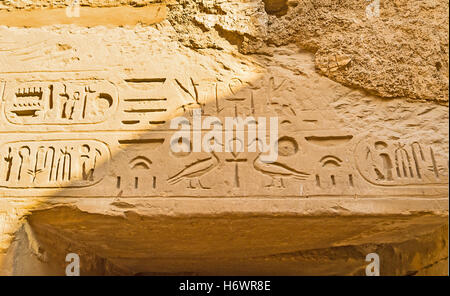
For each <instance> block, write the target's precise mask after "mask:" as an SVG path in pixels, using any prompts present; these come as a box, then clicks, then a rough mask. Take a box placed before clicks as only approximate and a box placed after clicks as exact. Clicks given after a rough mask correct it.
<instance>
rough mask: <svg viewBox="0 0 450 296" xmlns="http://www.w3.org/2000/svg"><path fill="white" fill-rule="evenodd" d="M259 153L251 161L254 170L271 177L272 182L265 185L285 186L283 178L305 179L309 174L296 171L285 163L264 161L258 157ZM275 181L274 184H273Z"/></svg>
mask: <svg viewBox="0 0 450 296" xmlns="http://www.w3.org/2000/svg"><path fill="white" fill-rule="evenodd" d="M260 156H261V153H260V154H258V156H257V157H256V158H255V160H254V161H253V166H254V168H255V170H257V171H259V172H261V173H263V174H264V175H267V176H270V177H271V178H272V183H271V184H270V185H267V186H266V187H277V188H285V186H284V182H283V179H284V178H294V179H297V180H306V178H308V176H309V175H310V174H308V173H304V172H300V171H297V170H295V169H293V168H291V167H289V166H287V165H285V164H282V163H279V162H273V163H266V162H263V161H262V160H261V159H260ZM274 183H276V184H274Z"/></svg>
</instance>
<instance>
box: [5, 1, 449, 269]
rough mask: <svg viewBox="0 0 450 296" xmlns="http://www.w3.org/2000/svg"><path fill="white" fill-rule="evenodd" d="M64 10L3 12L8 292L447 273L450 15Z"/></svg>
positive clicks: (418, 6) (409, 7) (321, 6)
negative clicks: (27, 279) (56, 284)
mask: <svg viewBox="0 0 450 296" xmlns="http://www.w3.org/2000/svg"><path fill="white" fill-rule="evenodd" d="M68 2H70V1H66V2H64V1H54V2H53V4H52V5H50V4H51V3H50V1H35V2H32V3H31V2H29V1H22V2H21V1H14V2H13V1H1V2H0V3H1V6H0V20H1V19H2V18H3V19H5V20H8V22H9V21H11V22H16V23H15V24H13V23H9V24H8V25H3V26H0V94H1V96H2V100H1V104H0V107H1V110H0V134H1V141H0V218H1V220H0V222H1V224H0V225H1V226H2V228H0V230H1V232H0V272H1V273H2V274H63V273H64V266H65V261H64V258H65V255H66V254H67V253H69V252H75V253H78V254H80V256H81V258H82V262H83V264H84V266H85V269H84V271H82V273H83V272H84V274H107V275H109V274H127V275H134V274H148V275H153V274H277V275H281V274H285V275H295V274H311V275H312V274H323V275H336V274H346V275H362V274H364V270H365V264H366V262H365V256H366V254H368V253H371V252H376V253H379V255H380V257H381V260H382V262H389V263H386V265H384V266H382V268H381V272H382V274H390V275H413V274H418V275H420V274H445V273H447V272H448V271H446V270H445V262H446V260H448V258H447V251H448V237H447V232H448V223H447V222H446V220H447V216H448V108H447V104H448V81H447V80H448V57H447V55H448V20H447V18H446V15H447V12H448V3H445V2H444V1H431V0H429V1H401V0H400V1H390V2H389V3H388V2H386V3H384V1H383V2H382V3H381V4H380V6H379V15H378V10H377V9H378V8H377V9H375V8H374V6H373V5H375V4H376V1H373V2H374V3H375V4H374V3H366V2H365V1H356V0H349V1H341V2H342V3H341V2H339V3H338V2H336V1H324V0H322V1H320V0H308V1H306V0H305V1H294V0H289V1H281V0H264V1H262V0H249V1H229V0H217V1H212V0H203V1H193V0H179V1H170V2H164V1H109V2H108V3H106V2H102V1H97V2H96V1H81V4H82V7H81V8H82V10H81V11H80V18H79V20H78V18H75V19H73V18H68V17H67V16H66V15H65V7H66V6H67V5H69V4H70V3H68ZM369 4H370V6H368V5H369ZM51 7H53V8H51ZM92 9H96V12H95V15H98V13H100V12H101V13H104V16H105V18H104V19H103V20H102V22H103V23H101V24H100V25H102V26H98V25H99V23H97V22H98V18H94V17H93V15H94V14H93V13H90V12H89V11H91V10H92ZM110 9H118V10H123V11H131V12H132V13H130V14H127V15H129V17H128V16H127V17H123V18H110V16H112V15H113V14H114V13H115V12H114V11H113V10H110ZM148 9H150V10H148ZM22 11H27V12H29V13H33V14H35V16H36V17H37V18H36V19H34V20H37V19H38V18H41V17H42V16H43V15H44V16H45V15H46V14H50V13H56V12H57V13H58V17H59V19H58V20H61V22H60V23H58V24H52V25H49V24H44V23H42V24H41V23H39V25H33V22H34V24H36V22H35V21H34V20H29V19H24V20H21V22H29V23H30V24H31V25H29V26H31V27H32V28H24V27H23V26H27V24H26V23H18V22H17V18H11V16H14V15H18V13H21V12H22ZM148 11H152V14H149V13H147V12H148ZM163 12H164V13H163ZM143 16H145V17H146V19H145V20H144V19H143V18H142V17H143ZM83 17H84V18H83ZM93 21H94V23H93ZM103 24H105V25H107V26H103ZM0 25H1V23H0ZM178 116H183V117H185V118H186V121H188V122H189V124H190V128H192V129H194V131H193V132H192V133H190V132H189V136H188V137H189V139H190V140H189V141H188V142H177V144H179V145H181V147H182V148H183V147H184V148H191V149H195V148H194V147H195V146H196V145H199V143H202V142H204V141H206V142H208V140H209V139H208V138H205V135H208V133H209V132H211V128H212V126H211V125H210V124H211V123H212V122H210V123H209V124H207V123H205V122H204V121H203V120H204V119H207V120H208V119H211V118H213V117H214V120H213V121H215V122H220V123H222V125H221V126H220V128H219V133H218V134H216V135H217V137H216V138H215V140H214V141H212V142H214V143H215V145H218V146H219V147H221V148H222V151H215V152H209V151H204V150H202V151H174V150H173V149H172V145H173V143H174V142H173V140H172V137H173V136H174V133H175V130H174V129H173V128H171V120H172V119H174V118H176V117H178ZM200 117H201V118H200ZM249 117H253V118H255V119H257V120H255V121H251V122H250V125H249V126H251V125H252V124H254V125H256V126H258V127H259V128H260V129H261V130H262V131H263V132H266V135H267V139H270V137H271V135H270V133H269V132H270V124H271V123H270V122H269V119H270V117H272V118H277V123H276V126H277V127H278V134H277V135H276V138H275V140H276V143H277V144H278V150H277V155H278V157H277V159H276V161H275V162H269V163H267V162H265V161H264V158H263V154H261V153H260V151H258V150H252V147H256V146H254V145H256V144H257V143H259V142H261V140H262V139H260V138H258V139H253V140H255V141H251V140H249V139H251V137H249V132H248V127H247V128H245V126H244V125H237V126H235V127H234V130H235V132H237V133H238V134H239V132H242V135H243V138H242V139H239V138H238V137H237V136H231V137H230V136H229V134H227V133H226V132H225V131H224V127H225V122H226V120H227V118H231V119H237V118H243V119H245V118H249ZM264 120H266V121H267V122H266V123H267V124H266V126H265V127H264V126H263V121H264ZM198 124H200V125H198ZM250 136H251V135H250ZM205 139H206V140H205ZM267 139H266V140H267ZM183 145H184V146H183ZM226 147H235V148H236V147H241V148H243V150H242V151H230V150H227V149H226ZM55 238H58V239H55ZM56 241H57V242H58V243H56ZM83 260H84V261H83Z"/></svg>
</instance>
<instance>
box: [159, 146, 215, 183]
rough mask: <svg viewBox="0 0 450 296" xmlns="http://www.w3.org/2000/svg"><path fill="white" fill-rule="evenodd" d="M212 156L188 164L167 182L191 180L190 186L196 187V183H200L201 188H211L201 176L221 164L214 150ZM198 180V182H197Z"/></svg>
mask: <svg viewBox="0 0 450 296" xmlns="http://www.w3.org/2000/svg"><path fill="white" fill-rule="evenodd" d="M211 154H212V156H211V157H208V158H205V159H200V160H197V161H195V162H193V163H191V164H189V165H187V166H186V167H185V168H184V169H183V170H181V171H180V172H179V173H177V174H176V175H175V176H173V177H170V178H169V179H168V180H167V182H168V183H169V184H171V185H173V184H177V183H179V182H181V181H183V180H189V185H188V188H190V189H196V188H197V187H196V186H195V185H196V184H195V183H198V185H199V186H200V188H201V189H210V188H208V187H205V186H203V185H202V183H201V182H200V179H199V178H200V177H202V176H203V175H206V174H207V173H209V172H210V171H212V170H213V169H215V168H216V167H217V166H218V164H219V158H218V157H217V155H216V154H215V153H214V152H211ZM195 181H197V182H195Z"/></svg>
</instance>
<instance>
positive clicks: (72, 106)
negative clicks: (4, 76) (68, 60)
mask: <svg viewBox="0 0 450 296" xmlns="http://www.w3.org/2000/svg"><path fill="white" fill-rule="evenodd" d="M4 100H5V115H6V118H7V119H8V120H9V121H10V122H12V123H15V124H28V125H31V124H33V125H35V124H37V125H41V124H53V125H55V124H57V125H61V124H62V125H66V124H86V123H98V122H102V121H104V120H105V119H106V118H107V116H108V115H109V114H111V112H112V111H114V109H115V107H116V106H117V103H118V94H117V90H116V89H115V87H114V85H112V84H111V83H109V82H107V81H67V82H24V83H19V82H8V83H7V85H6V92H5V96H4Z"/></svg>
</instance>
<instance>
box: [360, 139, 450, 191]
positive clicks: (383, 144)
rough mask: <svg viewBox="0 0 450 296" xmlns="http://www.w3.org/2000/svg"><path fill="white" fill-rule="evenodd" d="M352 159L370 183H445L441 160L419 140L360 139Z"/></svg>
mask: <svg viewBox="0 0 450 296" xmlns="http://www.w3.org/2000/svg"><path fill="white" fill-rule="evenodd" d="M356 163H357V165H358V169H359V172H360V173H361V175H362V176H363V177H364V178H365V179H366V180H367V181H369V182H370V183H373V184H377V185H385V186H394V185H397V186H400V185H413V184H417V185H420V184H445V183H446V182H447V174H448V173H447V170H446V167H445V164H442V163H440V162H437V160H436V156H435V154H434V151H433V147H431V146H429V147H426V146H423V145H421V144H420V143H419V142H417V141H414V142H402V141H397V142H394V141H383V140H363V141H361V142H360V143H359V144H358V146H357V149H356Z"/></svg>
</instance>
